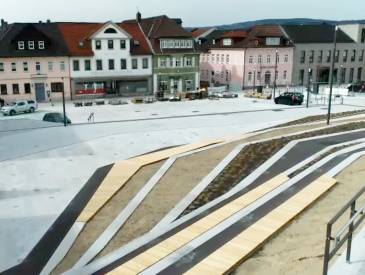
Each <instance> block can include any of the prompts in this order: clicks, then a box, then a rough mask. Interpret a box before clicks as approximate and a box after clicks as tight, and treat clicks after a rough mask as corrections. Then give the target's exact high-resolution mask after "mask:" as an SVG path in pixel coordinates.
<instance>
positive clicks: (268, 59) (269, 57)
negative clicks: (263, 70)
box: [266, 55, 271, 64]
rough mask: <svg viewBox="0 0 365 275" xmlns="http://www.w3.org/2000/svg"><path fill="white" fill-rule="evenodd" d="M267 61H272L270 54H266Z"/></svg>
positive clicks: (268, 62)
mask: <svg viewBox="0 0 365 275" xmlns="http://www.w3.org/2000/svg"><path fill="white" fill-rule="evenodd" d="M266 63H267V64H270V63H271V56H270V55H268V56H266Z"/></svg>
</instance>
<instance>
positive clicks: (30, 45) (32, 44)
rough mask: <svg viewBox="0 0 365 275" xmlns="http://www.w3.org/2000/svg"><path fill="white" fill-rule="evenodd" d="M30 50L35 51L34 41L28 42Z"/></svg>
mask: <svg viewBox="0 0 365 275" xmlns="http://www.w3.org/2000/svg"><path fill="white" fill-rule="evenodd" d="M28 49H29V50H34V41H28Z"/></svg>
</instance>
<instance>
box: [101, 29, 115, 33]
mask: <svg viewBox="0 0 365 275" xmlns="http://www.w3.org/2000/svg"><path fill="white" fill-rule="evenodd" d="M104 33H117V31H116V30H115V29H113V28H108V29H106V30H105V32H104Z"/></svg>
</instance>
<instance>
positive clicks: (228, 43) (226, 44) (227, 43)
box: [223, 38, 232, 46]
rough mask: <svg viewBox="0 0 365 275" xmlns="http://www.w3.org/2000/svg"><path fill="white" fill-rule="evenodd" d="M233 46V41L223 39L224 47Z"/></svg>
mask: <svg viewBox="0 0 365 275" xmlns="http://www.w3.org/2000/svg"><path fill="white" fill-rule="evenodd" d="M231 45H232V39H230V38H225V39H223V46H231Z"/></svg>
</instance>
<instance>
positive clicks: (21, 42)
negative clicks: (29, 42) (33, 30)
mask: <svg viewBox="0 0 365 275" xmlns="http://www.w3.org/2000/svg"><path fill="white" fill-rule="evenodd" d="M18 50H25V43H24V41H18Z"/></svg>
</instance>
